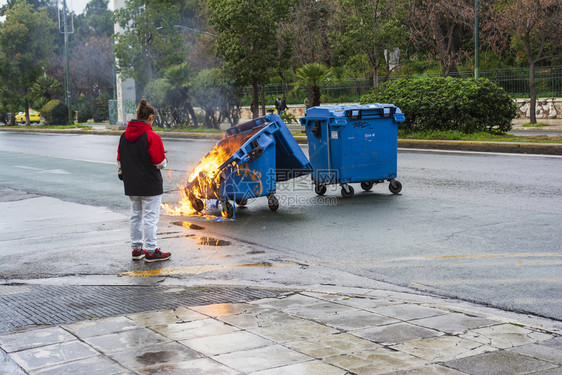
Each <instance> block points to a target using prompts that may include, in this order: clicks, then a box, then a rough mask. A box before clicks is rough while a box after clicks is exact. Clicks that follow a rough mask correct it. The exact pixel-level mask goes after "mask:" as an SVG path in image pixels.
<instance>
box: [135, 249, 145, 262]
mask: <svg viewBox="0 0 562 375" xmlns="http://www.w3.org/2000/svg"><path fill="white" fill-rule="evenodd" d="M142 258H144V250H143V248H142V247H141V248H140V249H133V260H139V259H142Z"/></svg>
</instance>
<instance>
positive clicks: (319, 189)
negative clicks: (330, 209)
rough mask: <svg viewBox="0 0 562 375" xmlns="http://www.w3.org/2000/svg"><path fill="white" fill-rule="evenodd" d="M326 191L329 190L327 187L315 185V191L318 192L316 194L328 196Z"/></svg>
mask: <svg viewBox="0 0 562 375" xmlns="http://www.w3.org/2000/svg"><path fill="white" fill-rule="evenodd" d="M326 190H328V189H327V188H326V185H322V184H314V191H315V192H316V194H318V195H324V194H326Z"/></svg>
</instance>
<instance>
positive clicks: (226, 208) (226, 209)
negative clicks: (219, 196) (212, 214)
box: [221, 201, 234, 219]
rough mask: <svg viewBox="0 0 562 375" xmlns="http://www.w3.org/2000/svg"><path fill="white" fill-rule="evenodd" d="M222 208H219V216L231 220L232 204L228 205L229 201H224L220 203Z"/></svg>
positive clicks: (232, 214) (232, 213)
mask: <svg viewBox="0 0 562 375" xmlns="http://www.w3.org/2000/svg"><path fill="white" fill-rule="evenodd" d="M221 205H222V208H221V214H222V216H224V217H227V218H229V219H230V218H232V216H234V207H233V206H232V203H230V202H229V201H224V202H221Z"/></svg>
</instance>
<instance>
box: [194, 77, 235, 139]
mask: <svg viewBox="0 0 562 375" xmlns="http://www.w3.org/2000/svg"><path fill="white" fill-rule="evenodd" d="M191 89H192V91H193V93H192V95H193V97H194V99H195V102H196V103H197V105H199V106H200V107H201V108H202V109H203V110H204V111H205V126H206V127H209V128H215V129H218V128H219V126H220V123H221V122H222V120H223V119H228V120H229V122H230V124H231V125H235V124H236V122H237V120H238V118H237V115H239V114H238V111H237V108H236V106H234V107H235V108H232V107H233V106H232V104H233V99H234V95H233V92H232V85H231V82H230V80H229V79H228V78H227V77H225V75H224V74H223V72H222V71H221V70H220V69H218V68H214V69H205V70H202V71H200V72H199V74H197V76H195V77H194V79H193V81H192V87H191ZM233 112H234V113H233ZM233 115H234V116H233ZM233 117H234V118H233Z"/></svg>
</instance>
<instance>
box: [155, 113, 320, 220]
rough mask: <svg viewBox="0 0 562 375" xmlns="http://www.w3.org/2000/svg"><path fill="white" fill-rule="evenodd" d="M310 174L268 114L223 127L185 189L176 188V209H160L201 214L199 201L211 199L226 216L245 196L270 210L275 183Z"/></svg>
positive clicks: (274, 204) (284, 131) (273, 204)
mask: <svg viewBox="0 0 562 375" xmlns="http://www.w3.org/2000/svg"><path fill="white" fill-rule="evenodd" d="M279 170H283V173H279ZM311 172H312V166H311V165H310V162H309V161H308V159H307V158H306V156H305V155H304V154H303V152H302V150H301V149H300V147H299V146H298V144H297V143H296V141H295V139H294V138H293V136H292V135H291V133H290V132H289V130H288V129H287V127H286V126H285V124H284V123H283V120H281V118H280V117H279V116H278V115H268V116H265V117H260V118H258V119H255V120H252V121H250V122H247V123H245V124H242V125H238V126H235V127H232V128H230V129H228V130H227V131H226V133H225V138H224V139H222V140H221V141H220V142H218V143H217V144H216V145H215V146H214V147H213V149H212V150H211V151H210V152H209V153H208V154H207V155H206V156H205V157H204V158H203V159H201V161H200V162H199V164H198V165H197V166H196V167H195V168H194V169H193V170H192V171H191V173H190V174H189V177H188V179H187V182H186V184H185V186H179V187H180V200H179V202H177V204H176V206H174V207H171V206H170V205H168V204H163V208H164V209H165V210H166V212H167V213H168V214H169V215H193V214H196V213H198V212H201V211H203V209H204V208H205V204H204V202H203V201H204V200H209V199H216V200H218V201H219V202H220V204H221V206H222V207H221V214H222V216H224V217H232V216H233V214H234V207H233V205H232V204H231V203H230V202H229V200H234V201H236V203H237V204H238V205H244V204H245V203H246V202H247V200H248V199H249V198H257V197H260V196H267V199H268V206H269V208H270V209H271V210H272V211H276V210H277V209H278V208H279V201H278V200H277V198H276V197H275V188H276V182H279V181H285V180H288V179H290V178H294V177H298V176H301V175H303V174H308V173H311Z"/></svg>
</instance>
